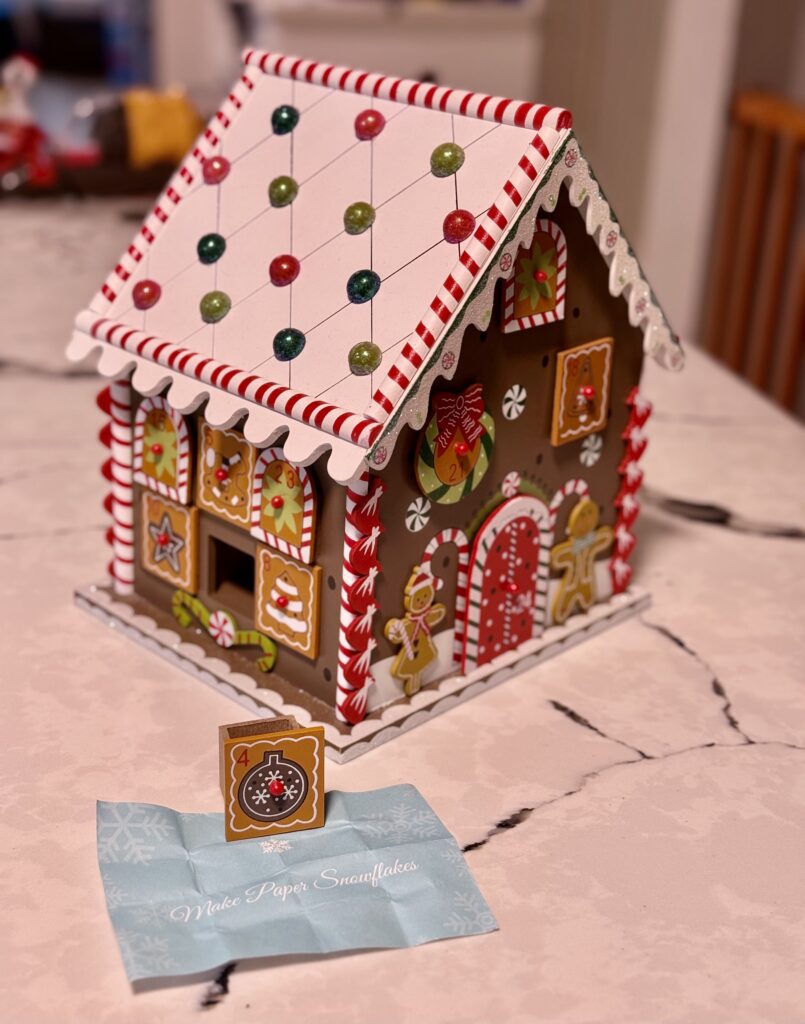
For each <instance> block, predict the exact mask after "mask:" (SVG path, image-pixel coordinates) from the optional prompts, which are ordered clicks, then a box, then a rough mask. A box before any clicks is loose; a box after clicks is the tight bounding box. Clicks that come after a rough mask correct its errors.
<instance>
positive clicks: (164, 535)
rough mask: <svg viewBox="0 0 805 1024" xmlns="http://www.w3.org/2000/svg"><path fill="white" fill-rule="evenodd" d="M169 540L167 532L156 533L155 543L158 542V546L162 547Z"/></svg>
mask: <svg viewBox="0 0 805 1024" xmlns="http://www.w3.org/2000/svg"><path fill="white" fill-rule="evenodd" d="M169 541H170V537H169V536H168V534H167V533H158V534H157V544H159V546H160V547H161V548H164V547H165V545H166V544H167V543H168V542H169Z"/></svg>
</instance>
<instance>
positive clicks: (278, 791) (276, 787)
mask: <svg viewBox="0 0 805 1024" xmlns="http://www.w3.org/2000/svg"><path fill="white" fill-rule="evenodd" d="M268 791H269V793H270V794H271V795H272V796H282V794H283V793H284V792H285V783H284V782H282V781H281V780H280V779H272V780H271V782H269V784H268Z"/></svg>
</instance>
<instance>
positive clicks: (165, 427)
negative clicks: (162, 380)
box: [134, 397, 190, 505]
mask: <svg viewBox="0 0 805 1024" xmlns="http://www.w3.org/2000/svg"><path fill="white" fill-rule="evenodd" d="M134 479H135V481H136V482H137V483H138V484H143V485H144V486H145V487H148V488H149V490H152V491H156V492H157V494H161V495H162V496H163V497H165V498H170V499H171V500H172V501H176V502H178V503H179V504H180V505H186V504H187V503H188V500H189V496H190V436H189V434H188V430H187V423H186V422H185V418H184V416H182V415H181V414H180V413H178V412H176V410H175V409H173V408H171V406H170V405H168V403H167V402H166V401H165V399H164V398H159V397H157V398H144V399H143V400H142V402H141V403H140V406H139V408H138V409H137V415H136V416H135V419H134Z"/></svg>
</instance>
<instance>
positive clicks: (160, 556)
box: [148, 512, 184, 573]
mask: <svg viewBox="0 0 805 1024" xmlns="http://www.w3.org/2000/svg"><path fill="white" fill-rule="evenodd" d="M148 532H149V533H150V534H151V539H152V540H153V542H154V545H155V546H154V553H153V558H154V562H155V563H156V564H157V565H159V563H160V562H162V561H166V562H167V563H168V565H169V566H170V567H171V569H173V571H174V572H176V573H178V572H179V571H180V568H179V552H180V551H181V550H182V548H183V547H184V539H183V538H182V537H180V536H179V534H178V533H175V532H174V529H173V526H172V525H171V521H170V516H169V515H168V513H167V512H165V513H164V515H163V516H162V520H161V522H160V524H159V526H157V524H156V523H149V524H148Z"/></svg>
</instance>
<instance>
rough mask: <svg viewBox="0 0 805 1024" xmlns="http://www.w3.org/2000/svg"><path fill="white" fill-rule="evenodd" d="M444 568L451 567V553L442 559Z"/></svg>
mask: <svg viewBox="0 0 805 1024" xmlns="http://www.w3.org/2000/svg"><path fill="white" fill-rule="evenodd" d="M442 568H443V569H449V568H450V555H445V556H444V558H443V559H442Z"/></svg>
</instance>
